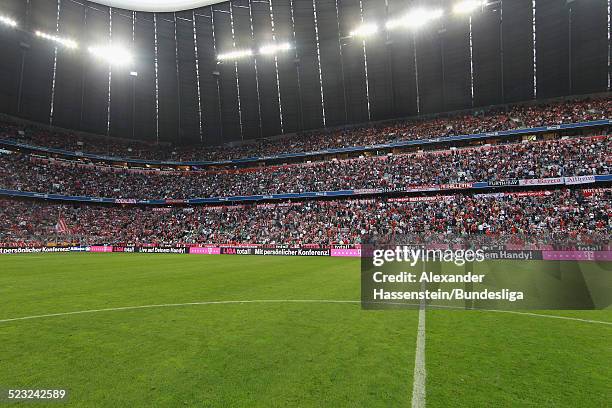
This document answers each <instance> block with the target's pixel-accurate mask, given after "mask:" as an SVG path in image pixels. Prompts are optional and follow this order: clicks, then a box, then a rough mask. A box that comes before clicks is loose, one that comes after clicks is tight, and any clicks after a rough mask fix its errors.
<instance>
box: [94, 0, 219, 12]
mask: <svg viewBox="0 0 612 408" xmlns="http://www.w3.org/2000/svg"><path fill="white" fill-rule="evenodd" d="M223 1H225V0H95V2H96V3H100V4H105V5H107V6H111V7H118V8H123V9H127V10H135V11H152V12H171V11H180V10H189V9H194V8H198V7H204V6H209V5H211V4H215V3H223Z"/></svg>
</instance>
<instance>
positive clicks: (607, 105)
mask: <svg viewBox="0 0 612 408" xmlns="http://www.w3.org/2000/svg"><path fill="white" fill-rule="evenodd" d="M611 117H612V102H611V101H610V99H609V98H598V99H584V100H574V101H564V102H555V103H547V104H537V105H533V104H532V105H516V106H511V107H507V108H496V109H492V110H488V111H480V112H476V113H473V114H462V115H454V116H445V117H438V118H428V119H413V120H401V121H394V122H387V123H384V124H372V125H368V126H364V127H351V128H343V129H333V130H331V129H328V130H318V131H311V132H304V133H300V134H297V135H294V136H290V137H287V138H285V139H283V140H282V141H279V140H267V139H260V140H257V141H255V142H253V143H248V144H242V145H238V146H226V145H224V146H214V147H210V146H207V147H204V146H188V147H181V146H176V147H168V146H158V145H151V144H145V143H141V142H137V141H127V140H119V139H108V138H99V137H86V136H82V135H76V134H69V133H64V132H62V133H58V132H54V131H51V130H43V129H40V128H36V127H28V128H23V127H20V126H15V125H9V124H4V125H0V137H4V138H10V139H18V140H21V141H24V142H28V143H31V144H35V145H40V146H48V147H55V148H61V149H65V150H69V151H83V152H87V153H97V154H104V155H110V156H117V157H131V158H140V159H153V160H175V161H193V160H227V159H235V158H244V157H255V156H257V157H261V156H270V155H274V154H280V153H288V152H308V151H318V150H322V149H328V148H338V147H348V146H362V145H373V144H380V143H385V142H391V141H397V140H414V139H427V138H432V137H440V136H450V135H460V134H474V133H482V132H494V131H500V130H509V129H516V128H531V127H537V126H545V125H558V124H562V123H574V122H582V121H590V120H599V119H609V118H611ZM20 131H21V132H20Z"/></svg>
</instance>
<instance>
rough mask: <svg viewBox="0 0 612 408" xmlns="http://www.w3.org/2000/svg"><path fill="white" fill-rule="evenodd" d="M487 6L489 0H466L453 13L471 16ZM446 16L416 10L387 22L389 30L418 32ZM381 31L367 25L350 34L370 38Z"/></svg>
mask: <svg viewBox="0 0 612 408" xmlns="http://www.w3.org/2000/svg"><path fill="white" fill-rule="evenodd" d="M486 5H487V0H464V1H461V2H459V3H457V4H455V5H454V7H453V12H454V13H456V14H470V13H472V12H474V11H476V10H477V9H479V8H482V7H484V6H486ZM443 15H444V10H442V9H427V8H416V9H413V10H410V11H409V12H408V13H406V14H404V15H403V16H400V17H398V18H394V19H391V20H389V21H387V22H386V24H385V28H386V29H387V30H396V29H408V30H415V31H416V30H418V29H420V28H422V27H424V26H426V25H427V24H428V23H430V22H431V21H434V20H437V19H439V18H440V17H442V16H443ZM378 31H379V27H378V25H376V24H374V23H365V24H362V25H361V26H359V27H357V28H356V29H354V30H353V31H351V32H350V36H351V37H361V38H365V37H369V36H371V35H374V34H376V33H377V32H378Z"/></svg>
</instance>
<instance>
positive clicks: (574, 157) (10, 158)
mask: <svg viewBox="0 0 612 408" xmlns="http://www.w3.org/2000/svg"><path fill="white" fill-rule="evenodd" d="M611 151H612V136H605V137H596V138H573V139H566V140H551V141H545V142H529V143H520V144H509V145H502V146H491V147H478V148H467V149H460V150H451V151H449V150H446V151H438V152H425V153H417V154H404V155H393V156H382V157H363V158H359V159H350V160H339V161H338V160H333V161H321V162H315V163H306V164H295V165H288V166H277V167H262V168H253V169H242V170H235V171H202V172H193V171H192V172H157V171H135V170H121V169H117V168H111V167H99V166H85V165H80V164H76V163H74V162H63V161H48V160H45V159H37V158H32V157H31V156H29V155H21V154H8V155H6V154H5V155H1V157H0V188H5V189H9V190H22V191H31V192H39V193H57V194H64V195H70V196H90V197H109V198H127V199H151V198H158V199H159V198H172V199H189V198H206V197H227V196H241V195H260V194H262V195H268V194H277V193H303V192H322V191H338V190H358V189H383V190H398V189H400V188H402V187H406V186H422V185H431V184H443V183H460V182H478V181H496V180H503V179H513V178H514V179H530V178H545V177H559V176H582V175H595V174H610V173H612V171H611V170H612V156H611V155H610V152H611Z"/></svg>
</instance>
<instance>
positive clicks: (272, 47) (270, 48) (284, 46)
mask: <svg viewBox="0 0 612 408" xmlns="http://www.w3.org/2000/svg"><path fill="white" fill-rule="evenodd" d="M290 49H291V44H289V43H281V44H268V45H264V46H262V47H261V48H259V53H260V54H262V55H272V54H276V53H278V52H283V51H289V50H290Z"/></svg>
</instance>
